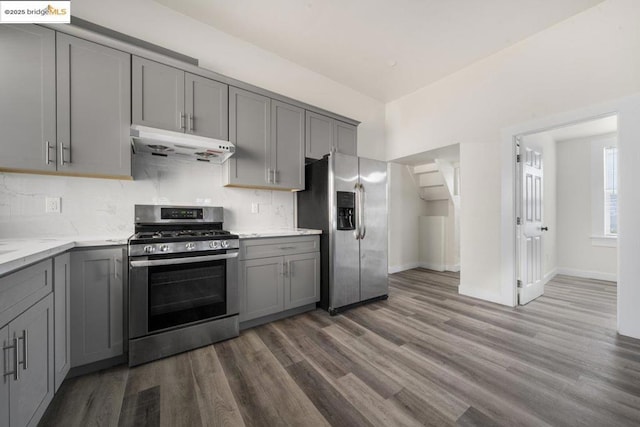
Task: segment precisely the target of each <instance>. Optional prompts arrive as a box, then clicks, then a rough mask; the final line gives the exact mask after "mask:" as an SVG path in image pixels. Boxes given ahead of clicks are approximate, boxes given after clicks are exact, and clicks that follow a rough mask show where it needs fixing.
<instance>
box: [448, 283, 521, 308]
mask: <svg viewBox="0 0 640 427" xmlns="http://www.w3.org/2000/svg"><path fill="white" fill-rule="evenodd" d="M458 293H459V294H460V295H464V296H467V297H472V298H478V299H481V300H484V301H489V302H495V303H496V304H501V305H507V306H510V307H511V305H512V304H511V302H506V301H504V298H503V297H502V294H501V293H500V292H495V291H487V290H483V289H476V288H472V287H469V286H466V285H463V284H460V286H459V287H458Z"/></svg>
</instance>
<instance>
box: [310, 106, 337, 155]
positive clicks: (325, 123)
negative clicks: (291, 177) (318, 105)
mask: <svg viewBox="0 0 640 427" xmlns="http://www.w3.org/2000/svg"><path fill="white" fill-rule="evenodd" d="M306 121H307V128H306V154H305V155H306V157H309V158H311V159H321V158H322V157H323V156H324V155H325V154H329V153H330V152H331V147H332V146H333V119H331V118H330V117H327V116H323V115H321V114H317V113H313V112H311V111H307V112H306Z"/></svg>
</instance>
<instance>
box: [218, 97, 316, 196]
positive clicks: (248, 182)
mask: <svg viewBox="0 0 640 427" xmlns="http://www.w3.org/2000/svg"><path fill="white" fill-rule="evenodd" d="M229 141H231V142H232V143H234V144H235V146H236V154H235V155H234V156H233V157H231V158H230V159H229V160H228V161H227V162H226V163H225V165H224V168H225V185H229V186H240V187H263V188H275V189H282V190H302V189H304V110H303V109H301V108H298V107H295V106H293V105H289V104H287V103H284V102H280V101H276V100H272V99H270V98H268V97H266V96H262V95H258V94H256V93H253V92H249V91H246V90H243V89H238V88H235V87H232V88H230V89H229Z"/></svg>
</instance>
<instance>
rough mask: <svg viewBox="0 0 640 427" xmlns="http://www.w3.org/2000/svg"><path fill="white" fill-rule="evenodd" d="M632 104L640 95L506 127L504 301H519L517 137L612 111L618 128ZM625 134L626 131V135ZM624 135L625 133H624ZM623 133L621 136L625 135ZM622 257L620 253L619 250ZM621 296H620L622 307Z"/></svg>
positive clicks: (638, 102) (639, 100) (503, 151)
mask: <svg viewBox="0 0 640 427" xmlns="http://www.w3.org/2000/svg"><path fill="white" fill-rule="evenodd" d="M629 105H636V106H638V107H640V96H638V95H636V96H631V97H628V98H622V99H619V100H616V101H613V102H609V103H605V104H601V105H596V106H592V107H586V108H583V109H579V110H573V111H569V112H564V113H558V114H555V115H551V116H548V117H543V118H539V119H535V120H532V121H530V122H526V123H521V124H518V125H515V126H511V127H508V128H503V129H502V132H501V134H502V143H501V149H500V152H501V157H502V159H503V161H502V162H501V163H502V171H501V176H502V180H501V182H502V191H501V194H502V195H501V198H502V201H501V256H502V268H501V273H500V274H501V280H500V282H501V289H500V295H501V302H502V303H503V304H505V305H509V306H511V307H515V306H517V305H518V296H517V295H518V286H517V274H518V265H517V262H518V252H517V242H516V236H517V226H516V209H517V207H516V204H517V203H518V200H517V199H516V195H517V194H518V193H517V189H516V185H518V179H517V174H518V167H517V164H516V151H517V150H516V149H517V141H516V138H518V137H523V136H526V135H531V134H536V133H540V132H545V131H549V130H551V129H555V128H559V127H564V126H570V125H574V124H578V123H582V122H585V121H589V120H594V119H599V118H603V117H608V116H612V115H618V129H619V128H620V122H621V118H620V110H621V109H626V108H625V107H628V106H629ZM623 136H624V135H623ZM623 136H622V137H623ZM622 137H619V138H622ZM618 257H620V253H618ZM618 278H620V262H618ZM619 306H620V299H618V309H619Z"/></svg>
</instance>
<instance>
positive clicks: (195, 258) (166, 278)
mask: <svg viewBox="0 0 640 427" xmlns="http://www.w3.org/2000/svg"><path fill="white" fill-rule="evenodd" d="M222 224H223V209H222V208H221V207H210V206H158V205H136V206H135V235H134V236H133V237H131V238H130V239H129V366H135V365H139V364H142V363H146V362H149V361H152V360H156V359H160V358H163V357H166V356H170V355H173V354H177V353H181V352H183V351H187V350H191V349H194V348H197V347H202V346H205V345H208V344H211V343H214V342H217V341H222V340H225V339H228V338H232V337H236V336H238V334H239V329H238V277H237V274H238V261H237V257H238V250H239V241H238V236H236V235H233V234H231V233H229V232H228V231H224V230H223V229H222Z"/></svg>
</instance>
